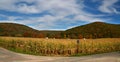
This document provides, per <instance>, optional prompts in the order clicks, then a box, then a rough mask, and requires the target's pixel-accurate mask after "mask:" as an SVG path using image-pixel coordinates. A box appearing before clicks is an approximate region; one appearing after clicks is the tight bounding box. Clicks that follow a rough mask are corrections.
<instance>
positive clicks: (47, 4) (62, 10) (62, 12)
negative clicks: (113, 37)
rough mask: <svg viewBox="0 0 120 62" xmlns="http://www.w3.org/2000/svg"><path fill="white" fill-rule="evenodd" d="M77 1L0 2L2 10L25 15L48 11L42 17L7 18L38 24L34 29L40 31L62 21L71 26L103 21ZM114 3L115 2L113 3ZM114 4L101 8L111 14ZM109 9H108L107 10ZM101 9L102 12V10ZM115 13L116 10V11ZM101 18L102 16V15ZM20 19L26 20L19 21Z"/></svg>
mask: <svg viewBox="0 0 120 62" xmlns="http://www.w3.org/2000/svg"><path fill="white" fill-rule="evenodd" d="M21 1H24V2H27V3H34V4H33V5H27V4H26V3H20V4H18V5H15V4H16V3H19V2H21ZM76 1H77V0H1V1H0V9H2V10H7V11H15V12H19V13H23V14H35V13H43V12H44V11H48V12H49V13H50V14H51V15H50V14H47V15H44V16H40V17H28V18H27V19H24V18H25V17H23V16H21V17H15V16H6V17H7V18H8V20H10V21H11V20H12V21H14V22H16V23H22V24H36V25H35V26H34V27H36V28H39V29H45V28H48V29H50V28H52V27H54V26H58V25H57V23H61V22H62V21H66V22H67V23H63V24H71V23H76V21H85V22H94V21H98V20H99V21H103V20H102V19H100V18H96V16H99V15H93V14H90V13H87V12H85V11H84V10H83V8H84V4H83V3H82V2H83V0H81V3H79V4H77V3H76ZM113 2H114V1H113ZM112 4H113V3H110V4H106V5H105V3H104V4H103V5H102V6H101V9H102V8H103V7H105V8H104V10H105V12H111V11H110V10H109V9H108V8H107V7H109V6H111V5H112ZM106 8H107V9H106ZM101 9H100V10H101ZM114 11H115V10H114ZM69 15H75V17H73V18H66V16H69ZM100 16H101V15H100ZM18 18H21V19H24V20H17V21H16V19H18Z"/></svg>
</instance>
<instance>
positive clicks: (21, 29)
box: [0, 22, 120, 38]
mask: <svg viewBox="0 0 120 62" xmlns="http://www.w3.org/2000/svg"><path fill="white" fill-rule="evenodd" d="M0 36H14V37H39V38H45V37H49V38H120V24H109V23H105V22H93V23H90V24H86V25H82V26H77V27H74V28H71V29H67V30H65V31H54V30H52V31H50V30H42V31H39V30H35V29H33V28H30V27H28V26H26V25H21V24H16V23H0Z"/></svg>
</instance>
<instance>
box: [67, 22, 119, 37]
mask: <svg viewBox="0 0 120 62" xmlns="http://www.w3.org/2000/svg"><path fill="white" fill-rule="evenodd" d="M65 34H66V36H67V37H69V38H83V37H84V38H120V24H109V23H105V22H93V23H90V24H86V25H82V26H78V27H74V28H71V29H68V30H66V31H65Z"/></svg>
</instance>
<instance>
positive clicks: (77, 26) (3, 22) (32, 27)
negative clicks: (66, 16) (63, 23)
mask: <svg viewBox="0 0 120 62" xmlns="http://www.w3.org/2000/svg"><path fill="white" fill-rule="evenodd" d="M96 22H99V21H95V22H91V23H96ZM0 23H11V24H20V23H12V22H0ZM91 23H87V24H91ZM101 23H107V22H101ZM87 24H83V25H87ZM107 24H115V25H120V24H118V23H117V24H116V23H107ZM20 25H24V26H27V25H25V24H20ZM83 25H79V26H83ZM27 27H30V26H27ZM75 27H78V26H73V27H70V28H68V29H71V28H75ZM30 28H32V29H35V28H33V27H30ZM68 29H63V30H61V29H60V30H59V29H49V30H39V29H35V30H38V31H65V30H68Z"/></svg>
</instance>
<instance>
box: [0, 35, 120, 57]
mask: <svg viewBox="0 0 120 62" xmlns="http://www.w3.org/2000/svg"><path fill="white" fill-rule="evenodd" d="M77 46H78V48H77ZM0 47H3V48H6V49H10V50H13V51H16V52H20V53H27V54H34V55H45V56H72V55H87V54H96V53H105V52H114V51H120V38H112V39H110V38H108V39H87V40H80V43H79V44H77V43H76V39H38V38H13V37H0Z"/></svg>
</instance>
